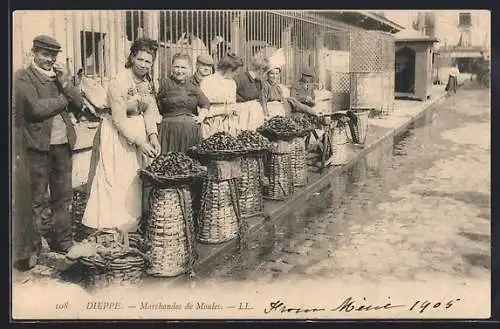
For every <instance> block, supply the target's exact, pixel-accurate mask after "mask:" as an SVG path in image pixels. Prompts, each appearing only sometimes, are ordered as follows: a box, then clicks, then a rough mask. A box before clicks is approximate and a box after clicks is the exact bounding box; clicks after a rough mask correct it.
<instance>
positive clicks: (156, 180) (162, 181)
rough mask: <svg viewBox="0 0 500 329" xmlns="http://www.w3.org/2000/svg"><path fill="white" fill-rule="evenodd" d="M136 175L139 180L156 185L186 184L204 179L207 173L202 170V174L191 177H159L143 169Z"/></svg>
mask: <svg viewBox="0 0 500 329" xmlns="http://www.w3.org/2000/svg"><path fill="white" fill-rule="evenodd" d="M138 173H139V177H140V178H141V179H143V180H147V181H149V182H151V183H153V184H156V185H166V184H188V183H191V182H194V181H195V180H198V179H200V178H203V177H206V175H207V172H206V171H205V170H204V171H202V172H199V173H198V174H192V175H176V176H160V175H158V174H155V173H153V172H151V171H149V170H147V169H145V168H141V169H139V170H138Z"/></svg>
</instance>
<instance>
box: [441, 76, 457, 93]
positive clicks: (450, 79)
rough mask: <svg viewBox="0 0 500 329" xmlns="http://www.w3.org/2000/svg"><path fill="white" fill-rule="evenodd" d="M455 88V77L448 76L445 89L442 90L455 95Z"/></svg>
mask: <svg viewBox="0 0 500 329" xmlns="http://www.w3.org/2000/svg"><path fill="white" fill-rule="evenodd" d="M457 87H458V81H457V77H454V76H452V75H450V76H449V77H448V83H447V84H446V88H444V90H445V91H448V92H450V93H456V92H457Z"/></svg>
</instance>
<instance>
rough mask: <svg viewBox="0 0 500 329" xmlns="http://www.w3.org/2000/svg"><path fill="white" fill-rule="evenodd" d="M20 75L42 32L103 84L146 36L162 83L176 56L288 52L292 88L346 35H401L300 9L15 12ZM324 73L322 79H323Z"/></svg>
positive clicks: (71, 63) (287, 78) (353, 15)
mask: <svg viewBox="0 0 500 329" xmlns="http://www.w3.org/2000/svg"><path fill="white" fill-rule="evenodd" d="M13 15H14V16H13V25H14V26H13V56H12V59H13V63H12V64H13V66H12V67H13V70H16V69H18V68H20V67H22V66H25V65H27V64H28V63H29V62H30V60H31V41H32V39H33V37H35V36H36V35H38V34H42V33H43V34H48V35H51V36H53V37H55V38H56V39H57V40H59V41H60V42H61V44H62V45H63V51H62V53H61V54H60V56H59V60H60V61H61V62H64V63H61V64H65V65H67V66H68V67H69V68H70V71H72V72H73V73H75V72H78V71H79V70H83V73H84V75H85V76H87V77H92V78H95V79H97V80H99V81H100V82H101V83H102V84H103V85H106V83H107V82H108V81H109V80H110V79H111V78H112V77H113V76H115V75H116V73H117V72H118V71H120V70H121V69H122V68H123V66H124V63H125V59H126V56H127V54H128V50H129V47H130V45H131V43H132V42H133V40H135V39H136V38H137V37H139V36H148V37H151V38H153V39H155V40H158V41H159V45H160V49H159V53H158V60H157V62H156V67H155V70H154V71H155V74H156V77H155V78H158V77H161V76H164V75H166V74H169V70H170V65H169V63H170V59H171V56H172V55H173V53H175V52H179V51H186V52H188V53H190V54H191V55H192V57H193V60H194V59H195V58H196V56H197V55H198V54H201V53H208V54H210V55H212V56H213V57H214V59H215V60H216V61H217V59H218V58H220V57H221V56H222V54H224V53H225V52H226V51H228V50H230V51H232V52H235V53H236V54H238V55H240V56H241V57H243V59H244V61H245V65H246V63H248V59H249V58H250V57H251V56H253V55H256V54H259V53H266V52H271V51H273V50H276V49H279V48H283V49H284V53H285V55H286V65H285V67H284V70H283V71H282V81H283V82H284V83H285V84H290V83H292V82H293V81H294V80H295V79H296V78H297V77H298V75H299V72H300V70H301V69H302V67H305V66H307V67H312V68H314V69H316V71H317V72H319V73H320V72H323V71H324V69H323V68H322V67H321V66H322V65H323V63H324V61H323V60H321V55H322V54H323V53H324V52H323V50H324V49H327V50H331V51H342V50H347V49H348V47H349V45H347V44H346V40H348V38H347V37H345V34H342V32H345V31H359V30H363V29H379V30H385V31H388V32H397V31H398V30H400V28H399V26H398V25H395V24H393V23H392V22H391V21H389V20H388V19H386V18H383V17H379V16H377V15H374V14H371V13H365V14H364V13H360V12H337V11H293V10H219V11H215V10H144V11H142V10H141V11H139V10H108V11H105V10H87V11H76V10H73V11H69V10H58V11H48V10H46V11H17V12H15V13H14V14H13ZM320 74H321V73H320Z"/></svg>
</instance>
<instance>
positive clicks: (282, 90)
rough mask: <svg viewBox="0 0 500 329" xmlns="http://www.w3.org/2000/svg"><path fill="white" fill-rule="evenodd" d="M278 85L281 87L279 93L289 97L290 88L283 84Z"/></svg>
mask: <svg viewBox="0 0 500 329" xmlns="http://www.w3.org/2000/svg"><path fill="white" fill-rule="evenodd" d="M280 87H281V94H282V96H283V98H290V89H288V88H287V87H286V86H284V85H280Z"/></svg>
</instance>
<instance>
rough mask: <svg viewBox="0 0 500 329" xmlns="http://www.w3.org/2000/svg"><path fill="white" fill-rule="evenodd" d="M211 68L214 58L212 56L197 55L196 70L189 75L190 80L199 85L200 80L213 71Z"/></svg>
mask: <svg viewBox="0 0 500 329" xmlns="http://www.w3.org/2000/svg"><path fill="white" fill-rule="evenodd" d="M213 68H214V60H213V58H212V56H210V55H208V54H201V55H199V56H198V58H196V72H194V74H193V75H192V76H191V78H190V81H191V82H192V83H193V84H194V85H196V86H198V87H199V86H200V82H201V80H203V78H205V77H208V76H209V75H210V74H212V73H213Z"/></svg>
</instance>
